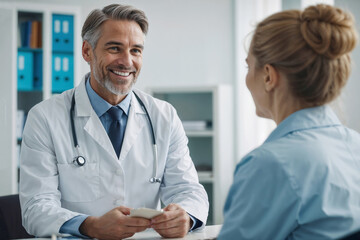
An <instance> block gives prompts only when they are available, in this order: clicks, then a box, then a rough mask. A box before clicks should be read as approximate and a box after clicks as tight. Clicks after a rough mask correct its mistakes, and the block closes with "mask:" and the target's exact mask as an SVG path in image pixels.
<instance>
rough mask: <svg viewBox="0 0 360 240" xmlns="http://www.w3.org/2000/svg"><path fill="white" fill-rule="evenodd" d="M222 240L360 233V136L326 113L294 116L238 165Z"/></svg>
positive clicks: (317, 109) (327, 110)
mask: <svg viewBox="0 0 360 240" xmlns="http://www.w3.org/2000/svg"><path fill="white" fill-rule="evenodd" d="M224 217H225V221H224V225H223V228H222V230H221V232H220V234H219V237H218V238H219V239H272V240H275V239H312V240H315V239H337V238H339V237H342V236H345V235H348V234H349V233H351V232H353V231H356V230H358V229H360V135H359V134H358V133H357V132H355V131H353V130H351V129H348V128H346V127H345V126H343V125H341V123H340V121H339V120H338V118H337V117H336V115H335V114H334V112H333V111H332V110H331V108H330V107H328V106H320V107H314V108H308V109H303V110H300V111H297V112H295V113H293V114H291V115H290V116H289V117H287V118H286V119H285V120H284V121H282V122H281V123H280V124H279V125H278V127H277V128H276V129H275V130H274V131H273V132H272V133H271V134H270V136H269V137H268V139H267V140H266V141H265V143H264V144H263V145H261V146H260V147H258V148H257V149H255V150H253V151H252V152H250V153H249V154H247V155H246V156H245V157H244V158H243V159H242V160H241V161H240V163H239V164H238V165H237V167H236V170H235V175H234V182H233V185H232V186H231V189H230V191H229V195H228V197H227V200H226V204H225V207H224Z"/></svg>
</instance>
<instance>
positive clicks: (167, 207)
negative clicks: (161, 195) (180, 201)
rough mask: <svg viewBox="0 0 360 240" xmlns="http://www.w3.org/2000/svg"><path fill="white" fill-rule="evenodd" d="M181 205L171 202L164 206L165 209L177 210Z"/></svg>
mask: <svg viewBox="0 0 360 240" xmlns="http://www.w3.org/2000/svg"><path fill="white" fill-rule="evenodd" d="M178 208H179V206H178V205H177V204H175V203H170V204H169V205H167V206H166V207H165V208H164V211H173V210H176V209H178Z"/></svg>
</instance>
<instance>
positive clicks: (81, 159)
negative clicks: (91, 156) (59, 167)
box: [73, 156, 86, 167]
mask: <svg viewBox="0 0 360 240" xmlns="http://www.w3.org/2000/svg"><path fill="white" fill-rule="evenodd" d="M73 163H74V164H76V165H78V166H80V167H81V166H84V165H85V163H86V160H85V158H84V157H83V156H77V157H75V159H74V161H73Z"/></svg>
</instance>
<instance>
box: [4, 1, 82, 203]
mask: <svg viewBox="0 0 360 240" xmlns="http://www.w3.org/2000/svg"><path fill="white" fill-rule="evenodd" d="M80 13H81V11H80V8H79V7H74V6H72V7H66V6H60V5H55V4H54V5H53V4H37V3H31V2H25V1H24V2H11V1H8V2H7V1H5V2H2V3H1V6H0V19H1V22H6V23H7V24H1V25H0V30H1V32H3V33H6V34H4V35H3V36H2V37H1V38H0V49H1V52H2V53H3V54H4V56H5V57H4V58H3V59H1V60H0V63H1V66H0V71H1V72H2V77H1V78H2V79H1V81H0V82H1V83H0V85H1V86H0V87H1V88H0V106H1V107H2V108H3V109H0V110H3V111H2V112H4V113H5V114H4V115H3V116H2V117H1V118H2V119H1V124H0V125H1V127H0V128H1V129H0V130H1V133H2V134H1V135H0V144H1V145H0V151H1V152H2V155H3V157H2V158H1V167H0V196H1V195H8V194H14V193H17V192H18V181H19V179H18V178H19V174H18V168H19V152H20V144H21V135H22V128H23V126H24V122H25V121H26V115H27V112H28V111H29V110H30V109H31V108H32V107H33V106H34V105H36V104H37V103H39V102H41V101H42V100H45V99H48V98H49V97H51V96H52V95H53V94H57V93H61V92H62V91H64V90H67V89H69V88H72V87H73V86H74V85H77V84H78V83H79V82H80V81H81V76H80V75H79V74H80V72H79V71H78V70H77V69H79V67H75V66H80V62H81V60H80V59H81V39H80V36H79V35H80V29H81V26H80V22H79V20H80V19H81V17H80ZM59 19H60V20H59ZM64 19H65V21H67V23H63V22H64ZM57 20H59V21H57ZM56 21H57V22H58V23H57V24H58V26H59V29H60V30H59V31H55V30H54V23H55V22H56ZM59 23H60V24H59ZM63 31H65V32H67V33H68V34H67V35H66V37H67V38H68V39H67V42H68V43H69V44H68V45H71V47H66V46H65V44H63V42H61V41H60V42H61V43H62V45H61V46H60V47H57V46H56V43H55V40H54V39H55V38H57V37H58V36H57V35H56V34H59V33H63ZM70 38H71V39H70ZM61 40H62V41H64V39H61ZM75 43H76V44H75ZM59 57H60V61H58V60H57V59H59ZM64 58H65V60H64ZM56 61H58V65H59V64H60V65H59V67H57V66H56ZM56 67H57V68H56ZM64 67H65V68H64ZM57 69H59V70H60V71H58V72H57V71H56V70H57ZM65 70H66V71H65ZM56 78H58V80H59V81H60V84H59V83H57V82H55V79H56ZM65 81H67V85H66V84H65ZM3 133H4V134H3Z"/></svg>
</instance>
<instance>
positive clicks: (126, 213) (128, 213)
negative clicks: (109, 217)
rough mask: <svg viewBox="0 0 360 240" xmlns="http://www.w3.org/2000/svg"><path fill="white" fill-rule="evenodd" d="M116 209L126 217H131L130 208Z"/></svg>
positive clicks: (121, 207)
mask: <svg viewBox="0 0 360 240" xmlns="http://www.w3.org/2000/svg"><path fill="white" fill-rule="evenodd" d="M116 209H117V210H119V211H120V212H121V213H122V214H124V215H130V208H128V207H125V206H120V207H117V208H116Z"/></svg>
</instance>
